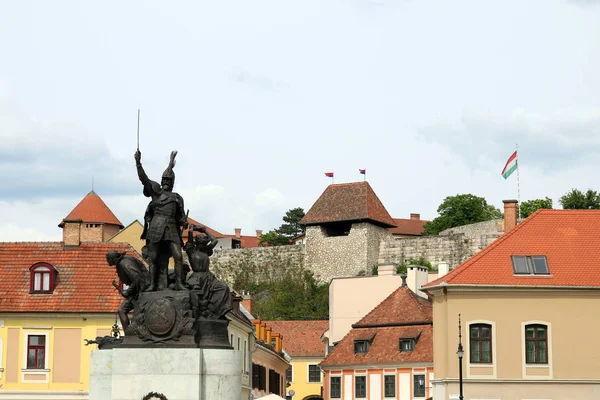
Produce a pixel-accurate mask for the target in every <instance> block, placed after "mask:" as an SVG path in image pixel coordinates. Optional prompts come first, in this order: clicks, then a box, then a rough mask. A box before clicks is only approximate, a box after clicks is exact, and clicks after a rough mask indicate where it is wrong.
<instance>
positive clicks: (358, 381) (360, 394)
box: [354, 376, 367, 399]
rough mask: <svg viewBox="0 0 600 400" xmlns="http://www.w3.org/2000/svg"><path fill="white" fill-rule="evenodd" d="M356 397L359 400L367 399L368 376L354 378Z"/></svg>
mask: <svg viewBox="0 0 600 400" xmlns="http://www.w3.org/2000/svg"><path fill="white" fill-rule="evenodd" d="M354 397H356V398H357V399H364V398H366V397H367V377H366V376H355V377H354Z"/></svg>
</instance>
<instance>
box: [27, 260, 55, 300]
mask: <svg viewBox="0 0 600 400" xmlns="http://www.w3.org/2000/svg"><path fill="white" fill-rule="evenodd" d="M57 272H58V271H57V270H56V269H55V268H54V267H53V266H52V265H50V264H46V263H37V264H34V265H32V266H31V267H30V268H29V273H30V275H31V277H30V281H29V293H52V292H53V291H54V280H55V279H54V278H55V276H56V273H57Z"/></svg>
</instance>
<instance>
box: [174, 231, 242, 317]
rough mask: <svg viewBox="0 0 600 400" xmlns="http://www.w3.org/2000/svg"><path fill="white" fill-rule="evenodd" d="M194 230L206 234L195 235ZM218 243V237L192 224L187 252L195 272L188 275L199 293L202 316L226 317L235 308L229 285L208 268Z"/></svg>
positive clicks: (190, 283) (189, 283)
mask: <svg viewBox="0 0 600 400" xmlns="http://www.w3.org/2000/svg"><path fill="white" fill-rule="evenodd" d="M194 231H196V232H201V233H203V234H204V235H197V236H196V237H193V232H194ZM216 245H217V239H215V237H214V236H212V235H211V234H210V233H208V232H207V231H206V229H205V228H204V227H202V226H198V227H196V226H194V225H192V226H190V229H189V230H188V241H187V243H186V245H185V252H186V253H187V255H188V260H189V262H190V266H191V268H192V271H194V272H193V273H192V274H191V275H190V276H189V277H188V279H187V284H188V286H189V287H190V288H191V290H194V291H197V292H196V293H198V303H199V308H200V314H201V316H203V317H208V318H211V317H212V318H224V316H225V314H227V313H228V312H229V311H231V310H232V309H233V305H232V300H231V292H230V291H229V287H228V286H227V285H226V284H224V283H223V282H221V281H219V280H218V279H217V278H216V277H215V276H214V275H213V273H212V272H210V270H209V268H208V267H209V265H210V259H209V257H210V256H211V255H212V254H213V249H214V247H215V246H216Z"/></svg>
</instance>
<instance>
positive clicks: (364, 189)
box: [300, 182, 396, 228]
mask: <svg viewBox="0 0 600 400" xmlns="http://www.w3.org/2000/svg"><path fill="white" fill-rule="evenodd" d="M365 220H369V221H371V222H374V223H376V224H377V225H380V226H383V227H385V228H389V227H393V226H396V224H395V223H394V220H393V219H392V217H391V216H390V214H389V213H388V212H387V210H386V209H385V207H384V206H383V204H382V203H381V201H380V200H379V198H378V197H377V195H376V194H375V192H374V191H373V189H372V188H371V185H369V183H368V182H353V183H341V184H333V185H329V186H327V188H326V189H325V191H324V192H323V194H321V197H319V198H318V199H317V201H316V202H315V204H313V206H312V207H311V208H310V210H308V212H307V213H306V215H305V216H304V218H302V220H301V221H300V223H301V224H302V225H318V224H322V223H326V222H341V221H365Z"/></svg>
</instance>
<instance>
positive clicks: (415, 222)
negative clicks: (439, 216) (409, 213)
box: [388, 218, 429, 236]
mask: <svg viewBox="0 0 600 400" xmlns="http://www.w3.org/2000/svg"><path fill="white" fill-rule="evenodd" d="M427 222H429V221H427V220H424V219H404V218H394V223H395V224H396V227H394V228H388V231H390V232H391V233H392V234H394V235H410V236H421V235H422V234H423V230H425V228H424V226H425V224H426V223H427Z"/></svg>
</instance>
